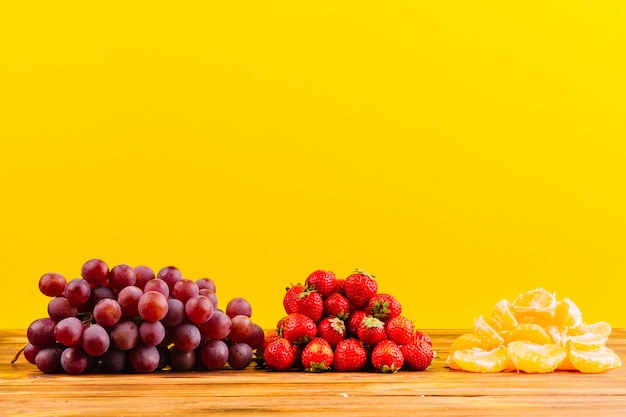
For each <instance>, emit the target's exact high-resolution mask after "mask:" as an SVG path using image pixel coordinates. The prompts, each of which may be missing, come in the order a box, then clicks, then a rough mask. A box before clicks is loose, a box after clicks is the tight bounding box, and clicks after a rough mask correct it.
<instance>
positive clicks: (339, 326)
mask: <svg viewBox="0 0 626 417" xmlns="http://www.w3.org/2000/svg"><path fill="white" fill-rule="evenodd" d="M317 336H318V337H321V338H323V339H324V340H326V341H327V342H328V344H329V345H330V346H331V347H333V348H334V347H335V346H337V344H338V343H339V342H341V341H342V340H343V339H344V338H345V337H346V325H345V323H344V322H343V320H341V319H339V318H337V317H326V318H324V319H322V320H321V321H320V322H319V323H317Z"/></svg>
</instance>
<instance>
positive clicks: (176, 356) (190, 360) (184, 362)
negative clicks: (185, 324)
mask: <svg viewBox="0 0 626 417" xmlns="http://www.w3.org/2000/svg"><path fill="white" fill-rule="evenodd" d="M168 360H169V363H170V366H171V367H172V369H174V370H176V371H190V370H192V369H193V368H194V366H195V365H196V352H195V351H193V350H187V351H185V350H180V349H178V348H176V347H173V348H172V350H170V351H169V355H168Z"/></svg>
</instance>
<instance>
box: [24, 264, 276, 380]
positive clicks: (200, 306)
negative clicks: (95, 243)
mask: <svg viewBox="0 0 626 417" xmlns="http://www.w3.org/2000/svg"><path fill="white" fill-rule="evenodd" d="M81 276H82V278H75V279H71V280H69V281H67V280H66V278H65V277H64V276H63V275H61V274H58V273H54V272H51V273H46V274H44V275H43V276H42V277H41V278H40V280H39V289H40V291H41V292H42V293H43V294H44V295H46V296H49V297H52V298H51V300H50V302H49V304H48V316H49V317H45V318H40V319H37V320H35V321H33V322H32V323H31V324H30V326H29V327H28V330H27V338H28V344H27V345H26V346H25V347H24V350H23V353H24V357H25V358H26V360H28V361H29V362H30V363H32V364H35V365H36V366H37V367H38V368H39V369H40V370H41V371H42V372H44V373H62V372H65V373H67V374H71V375H78V374H82V373H85V372H118V373H120V372H135V373H151V372H155V371H161V370H174V371H190V370H195V371H197V370H214V369H222V368H225V367H230V368H231V369H244V368H247V367H248V366H249V365H250V363H251V362H252V360H253V358H254V353H255V350H256V349H257V348H258V347H260V346H261V345H262V343H263V338H264V333H263V329H262V328H261V327H260V326H259V325H258V324H255V323H254V322H252V320H251V316H252V307H251V305H250V303H249V302H248V301H247V300H245V299H244V298H241V297H237V298H233V299H232V300H230V301H229V302H228V304H227V305H226V308H225V309H224V310H220V309H219V308H218V300H217V296H216V292H215V291H216V286H215V282H214V281H213V280H212V279H210V278H199V279H197V280H195V281H194V280H190V279H186V278H183V276H182V273H181V271H180V270H179V269H178V268H176V267H174V266H167V267H164V268H162V269H160V270H159V271H158V272H157V273H156V274H155V273H154V270H152V269H151V268H150V267H147V266H143V265H141V266H136V267H134V268H133V267H131V266H129V265H125V264H120V265H116V266H114V267H113V268H110V269H109V266H108V265H107V264H106V263H105V262H104V261H102V260H100V259H91V260H89V261H87V262H85V263H84V264H83V266H82V268H81Z"/></svg>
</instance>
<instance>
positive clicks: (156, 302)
mask: <svg viewBox="0 0 626 417" xmlns="http://www.w3.org/2000/svg"><path fill="white" fill-rule="evenodd" d="M168 309H169V306H168V304H167V298H166V297H165V296H164V295H163V294H161V293H160V292H157V291H148V292H146V293H144V294H143V295H142V296H141V298H140V299H139V314H141V317H143V318H144V319H145V320H147V321H159V320H161V319H162V318H163V317H165V315H166V314H167V310H168Z"/></svg>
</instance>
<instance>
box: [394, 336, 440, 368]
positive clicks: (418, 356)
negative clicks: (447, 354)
mask: <svg viewBox="0 0 626 417" xmlns="http://www.w3.org/2000/svg"><path fill="white" fill-rule="evenodd" d="M400 351H401V352H402V355H403V356H404V362H405V363H406V365H407V366H408V368H410V369H413V370H415V371H423V370H424V369H426V368H428V367H429V366H430V364H431V363H432V361H433V359H434V358H435V352H434V351H433V347H432V346H431V345H429V344H428V343H426V342H423V341H421V340H418V341H416V342H414V343H410V344H408V345H403V346H400Z"/></svg>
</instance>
